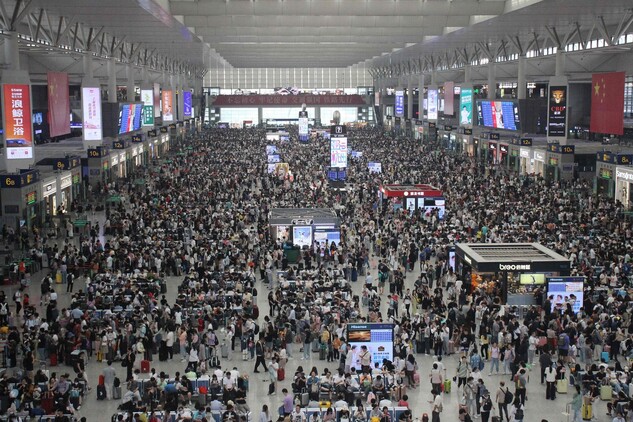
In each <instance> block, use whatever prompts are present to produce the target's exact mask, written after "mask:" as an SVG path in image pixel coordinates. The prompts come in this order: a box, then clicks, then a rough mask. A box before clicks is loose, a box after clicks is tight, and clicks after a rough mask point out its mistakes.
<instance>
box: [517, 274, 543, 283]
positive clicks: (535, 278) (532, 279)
mask: <svg viewBox="0 0 633 422" xmlns="http://www.w3.org/2000/svg"><path fill="white" fill-rule="evenodd" d="M519 284H523V285H527V284H545V274H521V276H520V278H519Z"/></svg>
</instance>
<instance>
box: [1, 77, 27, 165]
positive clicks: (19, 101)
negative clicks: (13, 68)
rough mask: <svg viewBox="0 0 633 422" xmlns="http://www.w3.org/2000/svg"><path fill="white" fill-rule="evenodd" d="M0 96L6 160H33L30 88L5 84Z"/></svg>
mask: <svg viewBox="0 0 633 422" xmlns="http://www.w3.org/2000/svg"><path fill="white" fill-rule="evenodd" d="M2 94H3V98H4V131H5V145H6V148H7V159H9V160H15V159H25V158H33V133H32V132H33V126H32V122H31V93H30V87H29V85H13V84H5V85H4V86H3V91H2Z"/></svg>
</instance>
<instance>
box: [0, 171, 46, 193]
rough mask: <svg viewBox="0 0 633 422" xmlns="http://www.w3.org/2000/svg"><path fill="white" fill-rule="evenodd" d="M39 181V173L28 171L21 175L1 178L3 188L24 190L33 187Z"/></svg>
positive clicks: (8, 175)
mask: <svg viewBox="0 0 633 422" xmlns="http://www.w3.org/2000/svg"><path fill="white" fill-rule="evenodd" d="M38 180H39V172H38V171H37V170H31V171H26V172H23V173H20V174H4V175H1V176H0V181H1V184H0V186H2V187H3V188H10V189H11V188H22V187H24V186H28V185H31V184H33V183H35V182H37V181H38Z"/></svg>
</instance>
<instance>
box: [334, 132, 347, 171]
mask: <svg viewBox="0 0 633 422" xmlns="http://www.w3.org/2000/svg"><path fill="white" fill-rule="evenodd" d="M330 167H338V168H341V167H347V138H332V139H330Z"/></svg>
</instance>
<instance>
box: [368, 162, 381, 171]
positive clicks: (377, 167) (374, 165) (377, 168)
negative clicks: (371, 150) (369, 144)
mask: <svg viewBox="0 0 633 422" xmlns="http://www.w3.org/2000/svg"><path fill="white" fill-rule="evenodd" d="M367 167H368V168H369V172H370V173H382V163H367Z"/></svg>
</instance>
